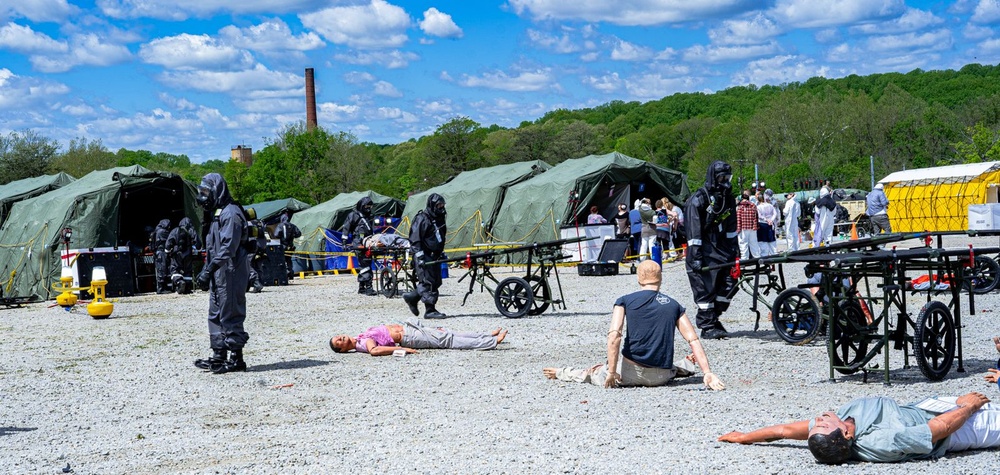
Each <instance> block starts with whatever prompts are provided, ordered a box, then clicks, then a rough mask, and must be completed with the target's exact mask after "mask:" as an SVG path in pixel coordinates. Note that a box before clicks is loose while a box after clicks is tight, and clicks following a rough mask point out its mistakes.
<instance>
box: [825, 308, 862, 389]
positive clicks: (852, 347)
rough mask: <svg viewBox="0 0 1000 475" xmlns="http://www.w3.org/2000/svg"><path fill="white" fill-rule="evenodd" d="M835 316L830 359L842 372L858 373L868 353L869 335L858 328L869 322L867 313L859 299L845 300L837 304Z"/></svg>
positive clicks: (838, 370)
mask: <svg viewBox="0 0 1000 475" xmlns="http://www.w3.org/2000/svg"><path fill="white" fill-rule="evenodd" d="M834 318H835V320H834V324H833V334H832V335H830V340H831V341H833V352H832V353H831V354H830V361H831V362H833V365H834V366H840V368H835V369H836V370H837V372H839V373H841V374H853V373H856V372H857V371H858V370H859V369H861V365H862V364H863V362H864V359H865V357H866V356H867V355H868V335H867V334H866V333H864V332H861V331H859V330H858V327H864V326H866V325H867V324H868V322H867V320H866V319H865V314H864V312H862V311H861V305H860V304H858V302H857V301H854V300H845V301H841V302H840V304H839V305H837V309H836V310H835V315H834ZM852 322H853V323H852Z"/></svg>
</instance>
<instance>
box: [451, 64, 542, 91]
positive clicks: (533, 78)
mask: <svg viewBox="0 0 1000 475" xmlns="http://www.w3.org/2000/svg"><path fill="white" fill-rule="evenodd" d="M458 84H459V85H462V86H465V87H485V88H488V89H499V90H501V91H511V92H530V91H541V90H543V89H546V88H551V87H554V86H555V78H554V77H553V76H552V71H551V70H548V69H537V70H534V71H521V72H520V73H518V74H517V75H516V76H510V75H508V74H507V73H506V72H503V71H496V72H492V73H484V74H483V75H481V76H469V75H467V74H463V75H462V79H461V80H459V81H458Z"/></svg>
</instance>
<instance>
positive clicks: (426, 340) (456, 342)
mask: <svg viewBox="0 0 1000 475" xmlns="http://www.w3.org/2000/svg"><path fill="white" fill-rule="evenodd" d="M506 336H507V330H504V329H502V328H497V329H496V330H493V331H491V332H488V333H479V332H453V331H451V330H449V329H447V328H437V327H425V326H423V325H421V324H420V322H418V321H417V319H415V318H409V319H407V320H406V321H405V322H403V324H402V325H400V324H390V325H379V326H376V327H371V328H369V329H368V330H365V332H364V333H362V334H360V335H358V336H357V337H354V338H352V337H350V336H347V335H337V336H335V337H333V338H331V339H330V349H332V350H333V351H336V352H337V353H347V352H349V351H351V350H356V351H357V352H358V353H368V354H369V355H372V356H385V355H391V354H393V352H394V351H397V350H402V351H405V352H406V353H419V352H418V351H417V350H418V349H420V350H423V349H428V348H430V349H450V350H492V349H493V348H496V346H497V345H498V344H500V342H502V341H503V339H504V338H505V337H506Z"/></svg>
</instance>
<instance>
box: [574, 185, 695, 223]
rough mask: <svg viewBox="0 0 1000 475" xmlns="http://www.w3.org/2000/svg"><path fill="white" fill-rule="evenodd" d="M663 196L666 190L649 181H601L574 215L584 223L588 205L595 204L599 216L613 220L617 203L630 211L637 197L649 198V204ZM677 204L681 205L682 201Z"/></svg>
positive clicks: (616, 210)
mask: <svg viewBox="0 0 1000 475" xmlns="http://www.w3.org/2000/svg"><path fill="white" fill-rule="evenodd" d="M664 196H667V192H666V190H664V189H662V188H660V187H659V186H657V185H656V184H655V183H651V182H629V183H602V184H601V185H600V186H599V187H598V188H597V194H595V195H594V197H593V198H592V199H591V200H590V203H580V206H579V209H578V210H577V213H576V217H577V219H578V220H579V222H580V224H584V223H586V222H587V215H589V214H590V207H591V206H597V210H598V212H599V213H601V216H604V218H605V219H607V220H608V221H609V222H613V221H614V216H615V215H616V214H618V205H619V204H622V203H624V204H625V205H626V206H627V207H628V209H629V210H630V211H631V210H632V209H633V208H635V206H634V205H635V203H634V202H635V200H637V199H640V198H649V204H650V205H653V204H655V203H656V200H658V199H660V198H663V197H664ZM677 204H678V205H679V206H680V205H683V203H677ZM567 224H569V223H567Z"/></svg>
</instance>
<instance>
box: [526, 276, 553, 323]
mask: <svg viewBox="0 0 1000 475" xmlns="http://www.w3.org/2000/svg"><path fill="white" fill-rule="evenodd" d="M528 282H529V283H530V284H531V296H532V301H531V310H528V315H531V316H535V315H541V314H542V313H544V312H545V310H546V309H548V308H549V303H550V302H551V300H552V289H551V288H550V287H549V283H548V281H546V280H545V279H543V278H542V277H541V276H538V275H533V276H531V277H528Z"/></svg>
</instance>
